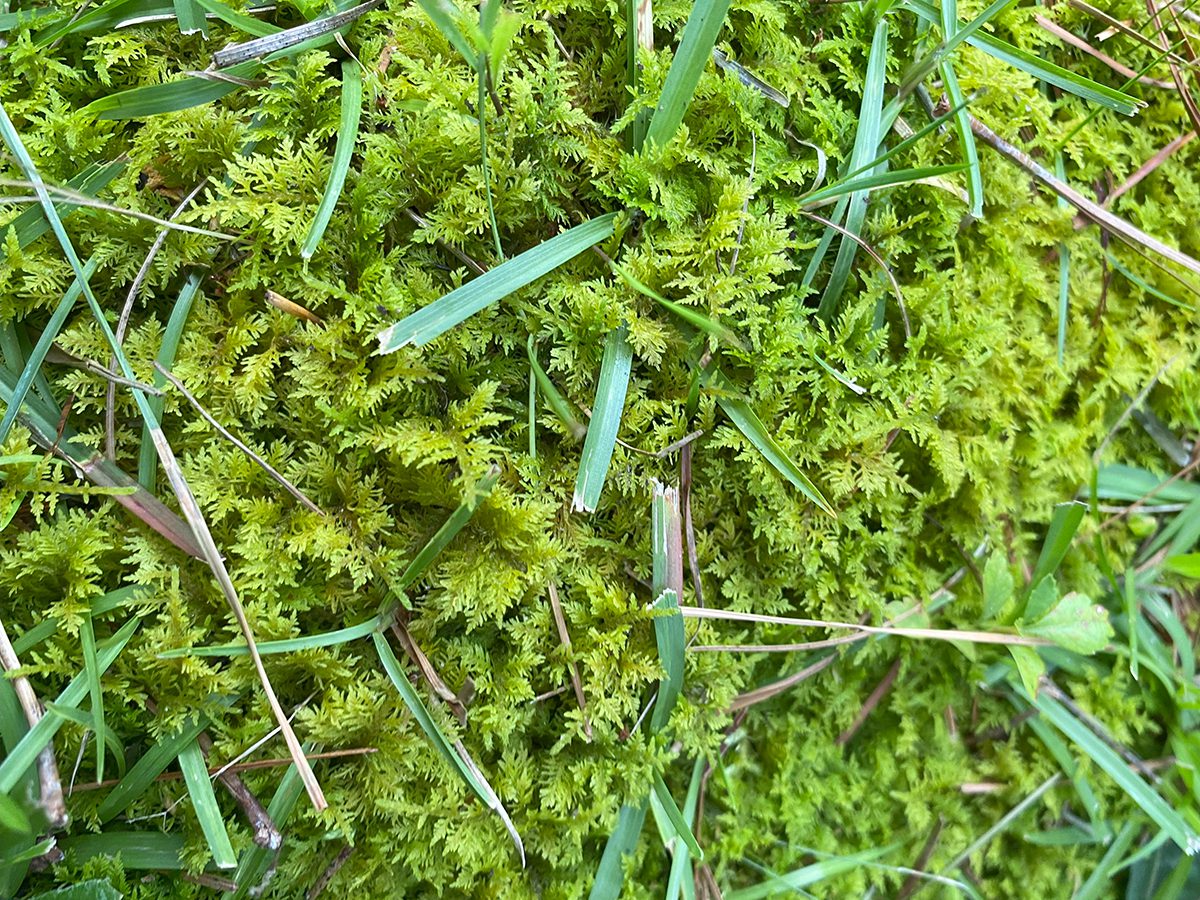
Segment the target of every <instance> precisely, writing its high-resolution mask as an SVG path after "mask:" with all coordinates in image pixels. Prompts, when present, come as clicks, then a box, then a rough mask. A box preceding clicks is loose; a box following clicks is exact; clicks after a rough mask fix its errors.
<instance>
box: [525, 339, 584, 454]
mask: <svg viewBox="0 0 1200 900" xmlns="http://www.w3.org/2000/svg"><path fill="white" fill-rule="evenodd" d="M525 349H526V352H527V353H528V354H529V366H530V369H531V370H532V371H533V377H534V379H535V380H536V382H537V386H538V389H539V390H540V391H541V392H542V396H543V397H545V399H546V402H547V403H549V404H550V408H551V409H552V410H554V414H555V415H556V416H558V418H559V419H560V420H561V421H562V423H563V424H564V425H566V426H567V430H568V431H570V432H571V434H572V435H573V436H574V438H575V439H576V440H579V439H580V438H582V437H583V436H584V435H585V434H586V433H587V426H586V425H584V424H583V423H582V422H580V421H579V420H578V419H576V418H575V414H574V413H573V412H572V411H571V406H570V404H569V403H567V401H566V399H565V398H564V397H563V395H562V394H560V393H559V392H558V388H556V387H555V386H554V382H553V381H551V380H550V376H549V375H547V374H546V370H545V369H543V368H542V366H541V364H540V363H539V362H538V358H537V353H536V352H535V350H534V348H533V335H532V334H531V335H530V336H529V341H528V342H527V343H526V345H525Z"/></svg>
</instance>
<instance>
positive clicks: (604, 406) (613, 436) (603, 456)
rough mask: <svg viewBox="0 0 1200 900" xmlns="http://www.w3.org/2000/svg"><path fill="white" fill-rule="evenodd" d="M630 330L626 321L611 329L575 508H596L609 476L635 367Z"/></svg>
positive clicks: (587, 439)
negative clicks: (629, 337)
mask: <svg viewBox="0 0 1200 900" xmlns="http://www.w3.org/2000/svg"><path fill="white" fill-rule="evenodd" d="M628 333H629V331H628V329H627V328H626V327H625V326H624V325H622V326H621V327H620V328H618V329H616V330H615V331H611V332H609V335H608V338H607V339H606V340H605V342H604V356H603V358H602V359H601V361H600V383H599V384H598V385H597V386H596V400H595V402H594V403H593V404H592V423H591V425H589V426H588V430H587V437H586V438H584V441H583V455H582V456H581V457H580V460H579V474H578V475H577V476H576V477H575V496H574V498H573V500H572V502H571V508H572V509H576V510H582V511H584V512H595V510H596V506H597V505H598V504H599V503H600V493H601V492H602V491H603V490H604V480H605V478H607V477H608V466H609V464H610V463H611V462H612V455H613V449H614V448H615V447H616V445H617V431H618V430H619V429H620V427H621V413H622V412H623V411H624V409H625V394H626V392H627V391H628V390H629V373H630V370H631V369H632V367H633V347H631V346H630V344H629V341H628V339H627V335H628Z"/></svg>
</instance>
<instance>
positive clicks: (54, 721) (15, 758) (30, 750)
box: [0, 618, 141, 794]
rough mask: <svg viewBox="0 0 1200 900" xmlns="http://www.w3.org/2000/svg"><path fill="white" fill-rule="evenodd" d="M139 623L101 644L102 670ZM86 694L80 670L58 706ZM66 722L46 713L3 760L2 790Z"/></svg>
mask: <svg viewBox="0 0 1200 900" xmlns="http://www.w3.org/2000/svg"><path fill="white" fill-rule="evenodd" d="M140 624H141V620H140V619H138V618H133V619H130V620H129V621H128V622H126V623H125V624H124V625H123V626H121V628H120V629H119V630H118V631H117V633H116V634H114V635H113V636H112V637H111V638H109V639H108V640H107V641H104V642H103V643H101V645H100V647H99V650H98V653H97V666H98V668H99V670H100V671H101V672H106V671H107V670H108V668H109V666H111V665H112V664H113V662H114V661H115V660H116V658H117V656H119V655H120V653H121V651H122V650H124V649H125V645H126V644H127V643H129V639H130V638H131V637H133V633H134V632H135V631H137V628H138V625H140ZM87 693H88V683H87V677H86V675H84V674H83V673H80V674H79V675H76V676H75V677H74V678H72V679H71V682H70V684H68V685H67V686H66V688H64V689H63V691H62V693H61V694H59V695H58V699H57V701H56V702H57V703H58V705H59V706H64V707H70V708H75V707H78V706H79V704H80V703H82V702H83V698H84V697H86V696H87ZM65 721H66V719H64V718H63V717H62V716H59V715H54V714H51V715H46V716H43V717H42V718H41V720H40V721H39V722H38V723H37V724H36V725H34V726H33V727H32V728H30V729H29V731H27V732H26V733H25V736H24V737H22V738H21V740H20V742H19V743H18V744H17V746H16V747H14V748H13V749H12V751H11V752H10V753H9V754H8V756H6V757H5V758H4V760H3V761H0V793H5V794H10V793H12V791H13V788H14V787H15V786H16V785H17V783H18V782H19V781H20V780H21V778H22V777H23V776H24V774H25V772H26V771H28V770H29V767H30V766H32V765H33V764H34V763H35V761H36V760H37V757H38V754H39V753H41V752H42V748H43V747H45V746H46V744H48V743H49V742H50V741H51V740H52V739H53V737H54V735H55V734H57V733H58V729H59V728H61V727H62V725H63V722H65Z"/></svg>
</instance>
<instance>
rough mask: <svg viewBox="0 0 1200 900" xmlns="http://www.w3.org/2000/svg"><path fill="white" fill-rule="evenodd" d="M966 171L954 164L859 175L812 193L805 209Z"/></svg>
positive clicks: (807, 199) (964, 166) (964, 167)
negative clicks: (836, 199) (848, 195)
mask: <svg viewBox="0 0 1200 900" xmlns="http://www.w3.org/2000/svg"><path fill="white" fill-rule="evenodd" d="M964 169H966V165H965V164H963V163H954V164H952V165H946V166H925V167H922V168H919V169H897V170H896V171H894V172H880V173H878V174H874V175H860V176H859V177H857V178H854V179H851V180H850V181H837V182H834V183H833V184H830V185H826V186H825V187H823V188H821V189H820V190H817V191H813V192H812V193H811V194H809V195H808V196H807V197H805V198H804V205H805V206H806V207H813V206H816V205H818V204H819V203H822V202H825V201H829V200H833V199H835V198H837V197H844V196H846V195H847V194H850V195H853V194H855V193H866V192H868V191H872V190H875V189H876V188H881V187H894V186H896V185H901V184H912V183H913V182H916V181H920V180H921V179H922V178H937V177H939V176H941V175H953V174H954V173H955V172H962V171H963V170H964ZM850 205H851V206H853V205H854V201H853V197H851V203H850Z"/></svg>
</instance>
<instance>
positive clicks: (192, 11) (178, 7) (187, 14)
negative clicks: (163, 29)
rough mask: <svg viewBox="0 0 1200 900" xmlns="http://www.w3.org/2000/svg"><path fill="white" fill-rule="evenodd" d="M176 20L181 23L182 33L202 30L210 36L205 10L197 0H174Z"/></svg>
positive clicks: (205, 34)
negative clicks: (205, 19)
mask: <svg viewBox="0 0 1200 900" xmlns="http://www.w3.org/2000/svg"><path fill="white" fill-rule="evenodd" d="M174 2H175V20H176V21H177V22H178V23H179V33H180V34H185V35H186V34H195V33H196V32H197V31H198V32H200V34H202V35H203V36H204V37H208V25H207V24H206V23H205V21H204V10H203V9H202V8H201V7H200V4H199V3H197V2H196V0H174Z"/></svg>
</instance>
